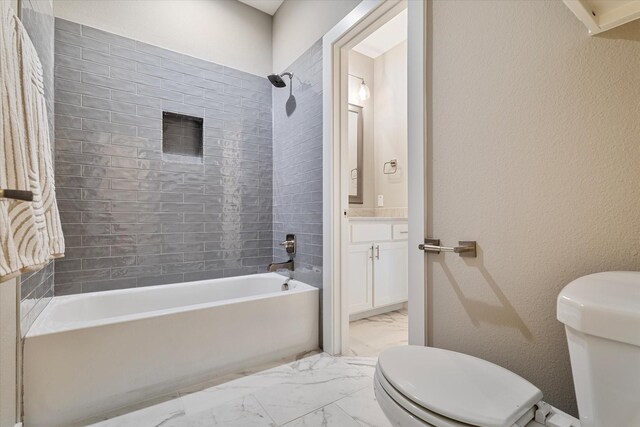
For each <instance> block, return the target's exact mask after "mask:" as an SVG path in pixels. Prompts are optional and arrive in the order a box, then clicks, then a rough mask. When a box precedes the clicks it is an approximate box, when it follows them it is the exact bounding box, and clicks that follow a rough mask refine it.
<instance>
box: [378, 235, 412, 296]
mask: <svg viewBox="0 0 640 427" xmlns="http://www.w3.org/2000/svg"><path fill="white" fill-rule="evenodd" d="M408 252H409V248H408V243H407V242H388V243H376V244H375V247H374V254H375V268H374V279H373V283H374V300H373V302H374V307H381V306H385V305H389V304H396V303H400V302H405V301H406V300H407V288H408V285H409V276H408V270H409V259H408V257H409V253H408Z"/></svg>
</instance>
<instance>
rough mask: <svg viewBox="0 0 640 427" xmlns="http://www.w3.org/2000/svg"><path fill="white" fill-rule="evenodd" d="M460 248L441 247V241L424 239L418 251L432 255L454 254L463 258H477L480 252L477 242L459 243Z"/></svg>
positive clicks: (465, 241) (466, 241) (463, 241)
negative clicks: (441, 253)
mask: <svg viewBox="0 0 640 427" xmlns="http://www.w3.org/2000/svg"><path fill="white" fill-rule="evenodd" d="M458 245H459V246H454V247H451V246H440V239H424V243H420V244H419V245H418V249H419V250H421V251H424V252H427V253H430V254H439V253H440V252H453V253H456V254H458V255H460V256H461V257H465V258H476V257H477V256H478V252H477V249H476V246H477V245H476V242H475V241H473V240H462V241H459V242H458Z"/></svg>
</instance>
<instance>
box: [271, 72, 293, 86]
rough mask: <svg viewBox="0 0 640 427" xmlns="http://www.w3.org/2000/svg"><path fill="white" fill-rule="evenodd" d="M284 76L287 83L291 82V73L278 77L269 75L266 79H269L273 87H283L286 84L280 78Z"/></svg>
mask: <svg viewBox="0 0 640 427" xmlns="http://www.w3.org/2000/svg"><path fill="white" fill-rule="evenodd" d="M284 76H288V77H289V82H291V79H293V74H292V73H282V74H280V75H278V74H270V75H268V76H267V78H268V79H269V81H270V82H271V84H272V85H274V86H275V87H285V86H286V85H287V84H286V83H285V82H284V80H282V78H283V77H284Z"/></svg>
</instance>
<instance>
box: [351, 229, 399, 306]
mask: <svg viewBox="0 0 640 427" xmlns="http://www.w3.org/2000/svg"><path fill="white" fill-rule="evenodd" d="M349 231H350V243H349V251H348V257H347V262H348V265H347V271H348V284H347V287H348V296H349V314H352V315H353V314H358V313H363V312H366V311H372V312H373V311H375V313H372V314H377V313H381V312H384V307H389V308H390V309H395V308H394V306H396V305H398V304H402V303H404V302H406V301H407V287H408V268H409V266H408V244H407V223H406V221H403V220H395V221H393V220H386V219H385V220H381V219H379V218H371V219H360V218H353V219H350V221H349Z"/></svg>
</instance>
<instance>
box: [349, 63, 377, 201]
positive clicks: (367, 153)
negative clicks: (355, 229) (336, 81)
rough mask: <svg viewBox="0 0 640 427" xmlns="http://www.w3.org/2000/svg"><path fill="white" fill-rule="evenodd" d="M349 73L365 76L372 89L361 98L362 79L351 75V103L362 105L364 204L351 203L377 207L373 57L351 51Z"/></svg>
mask: <svg viewBox="0 0 640 427" xmlns="http://www.w3.org/2000/svg"><path fill="white" fill-rule="evenodd" d="M349 74H353V75H355V76H358V77H362V78H364V80H365V82H366V84H367V86H369V89H370V90H371V97H370V98H369V99H366V100H364V101H362V100H360V96H359V95H358V90H359V89H360V83H361V80H359V79H357V78H355V77H349V103H350V104H355V105H359V106H361V107H362V128H363V131H362V133H363V141H362V169H363V170H362V174H361V176H362V193H363V198H362V202H363V203H362V204H361V205H351V207H354V208H373V207H375V199H374V198H375V196H374V194H375V166H374V159H373V152H374V144H375V139H374V131H373V120H374V113H373V103H374V99H375V93H374V91H373V59H371V58H369V57H368V56H365V55H363V54H361V53H358V52H356V51H353V50H352V51H350V52H349Z"/></svg>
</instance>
